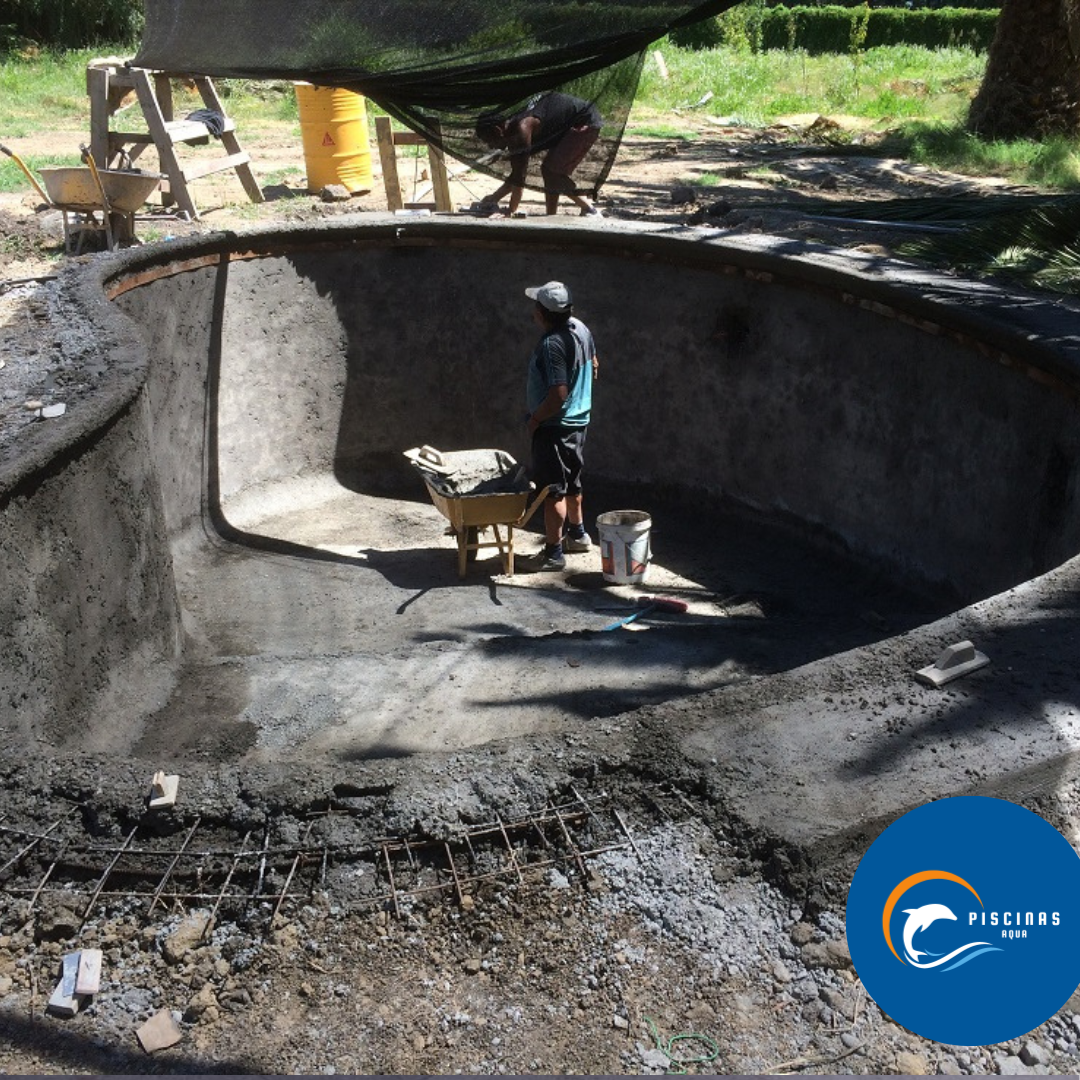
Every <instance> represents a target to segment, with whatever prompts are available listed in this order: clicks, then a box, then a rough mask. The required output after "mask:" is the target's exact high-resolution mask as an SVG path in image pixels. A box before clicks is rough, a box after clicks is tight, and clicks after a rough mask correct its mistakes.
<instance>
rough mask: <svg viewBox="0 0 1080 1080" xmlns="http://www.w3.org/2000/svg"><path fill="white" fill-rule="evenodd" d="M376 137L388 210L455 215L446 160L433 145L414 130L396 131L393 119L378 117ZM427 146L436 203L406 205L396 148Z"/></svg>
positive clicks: (432, 188)
mask: <svg viewBox="0 0 1080 1080" xmlns="http://www.w3.org/2000/svg"><path fill="white" fill-rule="evenodd" d="M375 137H376V139H377V140H378V143H379V160H380V161H381V162H382V173H383V183H384V184H385V185H386V205H387V209H388V210H391V211H393V210H439V211H443V212H446V213H452V212H453V209H454V208H453V206H451V204H450V181H449V179H448V178H447V175H446V159H445V158H444V157H443V152H442V151H441V150H440V149H439V148H438V147H437V146H436V145H435V144H434V143H430V142H428V141H427V139H425V138H424V137H423V135H417V134H416V132H414V131H394V129H393V127H392V126H391V124H390V117H388V116H376V117H375ZM399 146H426V147H427V150H428V166H429V168H430V170H431V173H430V175H431V190H432V196H433V198H434V202H405V201H404V200H403V198H402V195H401V181H400V179H399V178H398V167H397V147H399Z"/></svg>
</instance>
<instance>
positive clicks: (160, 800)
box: [149, 770, 180, 810]
mask: <svg viewBox="0 0 1080 1080" xmlns="http://www.w3.org/2000/svg"><path fill="white" fill-rule="evenodd" d="M179 786H180V777H179V776H166V775H165V774H164V773H163V772H161V771H160V770H158V772H156V773H154V779H153V782H152V783H151V785H150V802H149V806H150V809H151V810H155V809H157V808H158V807H162V806H172V805H173V803H175V802H176V790H177V788H178V787H179Z"/></svg>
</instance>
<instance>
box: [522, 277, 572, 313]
mask: <svg viewBox="0 0 1080 1080" xmlns="http://www.w3.org/2000/svg"><path fill="white" fill-rule="evenodd" d="M525 295H526V296H527V297H528V298H529V299H530V300H535V301H536V302H537V303H538V304H539V305H540V306H541V307H544V308H547V310H548V311H569V310H570V308H571V305H572V304H573V301H572V300H571V299H570V290H569V289H568V288H567V287H566V286H565V285H564V284H563V283H562V282H561V281H549V282H548V283H547V284H546V285H537V286H535V287H534V288H531V289H526V290H525Z"/></svg>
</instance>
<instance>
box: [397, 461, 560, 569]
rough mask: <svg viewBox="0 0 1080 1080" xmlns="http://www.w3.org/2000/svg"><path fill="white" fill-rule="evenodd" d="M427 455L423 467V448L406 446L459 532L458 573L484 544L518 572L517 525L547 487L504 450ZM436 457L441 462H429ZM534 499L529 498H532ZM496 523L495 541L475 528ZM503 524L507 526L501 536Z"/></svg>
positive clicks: (533, 509) (442, 510)
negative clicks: (481, 536)
mask: <svg viewBox="0 0 1080 1080" xmlns="http://www.w3.org/2000/svg"><path fill="white" fill-rule="evenodd" d="M423 450H424V451H426V452H427V453H428V455H429V459H428V460H429V466H428V467H425V461H424V457H423V454H422V453H421V451H420V450H411V451H407V452H406V454H405V456H406V457H407V458H409V460H410V461H411V462H412V464H413V467H414V468H415V469H416V471H417V472H418V473H420V476H421V477H422V478H423V481H424V486H425V487H426V488H427V491H428V495H429V496H430V498H431V501H432V503H434V505H435V508H436V509H437V510H438V511H439V513H440V514H442V516H443V517H444V518H446V520H447V521H449V522H450V526H451V528H452V529H453V531H454V534H455V535H456V536H457V542H458V573H459V575H460V576H461V577H464V576H465V564H466V562H467V561H468V559H469V558H470V557H471V556H472V555H473V553H475V552H476V551H478V550H479V549H482V548H488V547H497V548H498V549H499V554H500V555H502V557H503V565H504V567H505V569H506V573H507V574H513V572H514V541H513V536H514V528H515V527H516V526H520V525H523V524H525V522H526V521H528V519H529V518H530V517H532V515H533V514H534V513H535V512H536V510H537V508H538V507H539V506H540V505H541V503H542V502H543V501H544V499H545V497H546V496H547V493H548V490H549V489H548V488H544V489H543V491H539V492H538V491H537V490H536V489H535V486H534V485H533V484H531V483H530V482H529V480H528V477H527V476H526V474H525V470H524V468H522V466H520V465H519V464H518V463H517V462H516V461H515V460H514V459H513V457H511V456H510V455H509V454H507V453H506V452H505V451H503V450H462V451H458V452H451V453H445V454H443V453H439V452H438V451H435V450H433V449H431V448H430V447H425V448H423ZM431 463H433V464H434V465H435V466H436V467H437V468H438V470H439V471H438V472H436V471H435V469H433V468H431V467H430V464H431ZM530 500H531V501H530ZM489 526H490V527H492V528H493V529H494V532H495V541H494V542H493V543H492V542H490V541H482V540H480V539H479V537H478V536H477V531H478V530H480V529H484V528H487V527H489ZM499 526H505V527H506V537H505V539H504V538H503V536H502V534H501V533H500V531H499Z"/></svg>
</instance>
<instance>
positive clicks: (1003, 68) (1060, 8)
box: [967, 0, 1080, 139]
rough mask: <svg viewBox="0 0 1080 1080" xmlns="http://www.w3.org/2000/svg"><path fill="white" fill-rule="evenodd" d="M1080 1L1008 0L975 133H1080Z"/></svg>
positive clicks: (971, 117) (971, 124)
mask: <svg viewBox="0 0 1080 1080" xmlns="http://www.w3.org/2000/svg"><path fill="white" fill-rule="evenodd" d="M1078 56H1080V0H1003V3H1002V5H1001V14H1000V15H999V16H998V23H997V30H996V32H995V34H994V40H993V43H992V44H991V46H990V55H989V58H988V60H987V65H986V75H985V76H984V78H983V82H982V86H981V87H980V88H979V92H978V94H976V96H975V98H974V100H973V101H972V103H971V108H970V110H969V111H968V119H967V126H968V129H969V130H970V131H973V132H975V133H976V134H978V135H981V136H983V137H984V138H991V139H1020V138H1030V139H1040V138H1043V137H1045V136H1047V135H1078V134H1080V61H1078V59H1077V57H1078Z"/></svg>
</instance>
